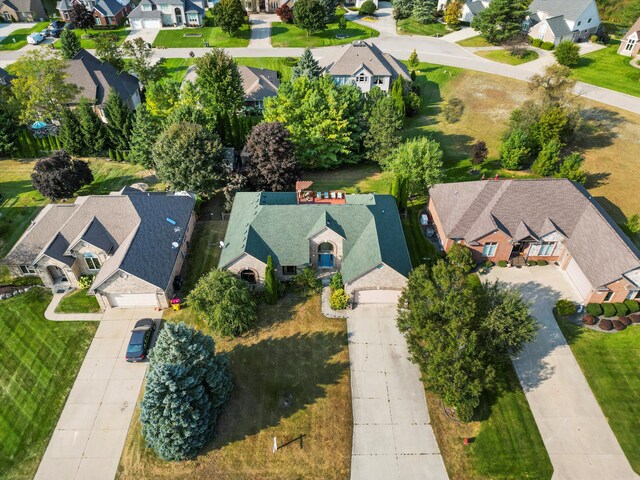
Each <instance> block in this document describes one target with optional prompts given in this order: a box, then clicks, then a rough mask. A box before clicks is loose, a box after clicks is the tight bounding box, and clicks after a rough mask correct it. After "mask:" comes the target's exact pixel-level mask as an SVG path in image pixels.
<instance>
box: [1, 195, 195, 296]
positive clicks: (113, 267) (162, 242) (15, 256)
mask: <svg viewBox="0 0 640 480" xmlns="http://www.w3.org/2000/svg"><path fill="white" fill-rule="evenodd" d="M194 204H195V201H194V199H193V198H192V197H191V196H189V195H186V194H173V193H164V192H163V193H145V192H140V191H133V189H127V190H125V189H123V190H122V191H120V192H118V193H115V194H111V195H94V196H88V197H79V198H78V199H77V200H76V203H74V204H72V205H49V206H47V207H45V208H44V209H43V211H42V212H41V213H40V215H38V217H37V218H36V220H35V221H34V222H33V224H32V226H31V227H29V229H27V231H26V232H25V234H24V235H23V236H22V238H20V240H18V242H17V243H16V245H15V246H14V247H13V249H12V250H11V252H9V254H8V255H7V257H6V259H5V262H6V263H7V264H10V265H33V264H35V263H36V262H37V261H38V260H39V259H40V258H42V257H43V256H48V257H51V258H53V259H56V260H58V261H60V262H63V263H65V264H66V265H69V266H71V265H73V263H74V262H75V260H76V259H75V257H73V256H72V255H71V252H70V249H71V248H72V247H73V246H75V245H76V244H77V243H78V241H79V240H83V241H85V242H87V243H89V244H91V245H93V246H95V247H97V248H100V249H102V250H104V251H105V252H106V253H107V254H109V255H110V257H109V258H108V259H107V260H106V261H105V262H104V264H103V265H102V267H101V268H100V270H99V272H98V274H97V275H96V279H95V281H94V284H93V287H92V288H97V287H98V286H99V285H100V284H101V283H102V282H104V281H105V280H107V279H108V278H109V277H111V276H112V275H113V274H114V273H115V272H117V271H118V270H121V271H124V272H126V273H129V274H131V275H134V276H136V277H138V278H140V279H142V280H144V281H146V282H148V283H150V284H152V285H155V286H157V287H158V288H161V289H163V290H164V289H166V288H167V286H168V285H169V281H170V280H171V278H170V277H171V273H172V271H173V267H174V265H175V261H176V258H177V255H178V251H179V250H180V249H179V248H174V246H173V245H172V243H173V242H177V243H178V244H179V245H181V244H182V242H183V241H184V232H185V230H186V228H187V226H188V223H189V219H190V217H191V212H192V211H193V207H194ZM167 218H170V219H171V220H172V221H174V222H176V225H173V224H172V223H170V222H169V221H167ZM176 229H177V230H176Z"/></svg>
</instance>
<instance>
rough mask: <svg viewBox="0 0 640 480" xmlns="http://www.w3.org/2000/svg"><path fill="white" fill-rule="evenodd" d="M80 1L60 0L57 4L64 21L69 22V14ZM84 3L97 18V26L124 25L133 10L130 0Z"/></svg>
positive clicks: (87, 1)
mask: <svg viewBox="0 0 640 480" xmlns="http://www.w3.org/2000/svg"><path fill="white" fill-rule="evenodd" d="M78 1H80V0H60V1H59V2H58V4H57V7H56V8H57V9H58V12H60V16H61V17H62V19H63V20H65V21H67V22H69V21H71V18H70V17H69V12H70V10H71V7H72V6H73V4H74V3H76V2H78ZM80 3H82V4H83V5H84V6H85V7H86V8H88V9H89V10H90V11H91V13H92V15H93V17H94V18H95V22H96V25H105V26H106V25H122V24H123V23H124V21H125V19H126V18H127V15H128V14H129V12H131V10H132V8H133V7H132V5H131V2H130V1H129V0H83V1H81V2H80Z"/></svg>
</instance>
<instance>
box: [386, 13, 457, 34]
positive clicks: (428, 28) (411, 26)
mask: <svg viewBox="0 0 640 480" xmlns="http://www.w3.org/2000/svg"><path fill="white" fill-rule="evenodd" d="M397 30H398V33H400V34H402V35H425V36H428V37H441V36H443V35H446V34H447V33H451V30H450V29H449V28H447V26H446V25H445V24H443V23H439V22H433V23H427V24H424V23H420V22H418V21H417V20H415V19H414V18H413V17H409V18H404V19H402V20H399V21H398V23H397Z"/></svg>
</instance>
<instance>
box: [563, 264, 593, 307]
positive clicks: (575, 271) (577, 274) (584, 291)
mask: <svg viewBox="0 0 640 480" xmlns="http://www.w3.org/2000/svg"><path fill="white" fill-rule="evenodd" d="M567 275H568V276H569V279H570V280H571V281H572V282H573V284H574V285H575V287H576V289H577V290H578V293H580V295H581V296H582V299H583V300H584V299H585V298H588V297H589V296H590V294H591V290H592V289H591V283H589V280H587V277H585V275H584V273H582V270H580V267H579V266H578V263H577V262H576V261H575V260H574V259H573V258H572V259H571V261H570V262H569V265H567Z"/></svg>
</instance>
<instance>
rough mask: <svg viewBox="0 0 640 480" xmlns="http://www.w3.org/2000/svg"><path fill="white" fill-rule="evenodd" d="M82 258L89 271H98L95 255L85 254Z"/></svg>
mask: <svg viewBox="0 0 640 480" xmlns="http://www.w3.org/2000/svg"><path fill="white" fill-rule="evenodd" d="M83 256H84V261H85V262H86V263H87V268H88V269H89V270H100V260H98V256H97V255H95V254H93V253H91V252H87V253H85V254H84V255H83Z"/></svg>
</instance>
